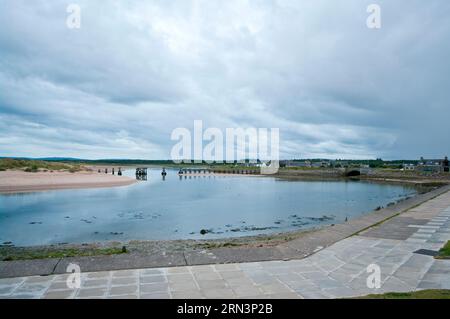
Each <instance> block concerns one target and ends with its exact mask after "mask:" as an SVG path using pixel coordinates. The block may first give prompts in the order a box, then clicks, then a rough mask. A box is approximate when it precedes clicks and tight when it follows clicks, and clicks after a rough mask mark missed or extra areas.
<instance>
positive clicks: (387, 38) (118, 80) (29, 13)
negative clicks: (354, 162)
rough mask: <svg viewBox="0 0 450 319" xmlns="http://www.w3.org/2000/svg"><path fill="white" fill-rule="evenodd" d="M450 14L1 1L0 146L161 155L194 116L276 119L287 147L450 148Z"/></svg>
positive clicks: (341, 4)
mask: <svg viewBox="0 0 450 319" xmlns="http://www.w3.org/2000/svg"><path fill="white" fill-rule="evenodd" d="M70 3H78V4H79V5H80V7H81V28H80V29H69V28H67V26H66V18H67V16H68V14H67V13H66V8H67V5H68V4H70ZM370 3H377V4H379V5H380V6H381V10H382V11H381V14H382V15H381V18H382V20H381V22H382V26H381V29H369V28H367V26H366V19H367V17H368V16H369V14H368V13H367V12H366V9H367V6H368V5H369V4H370ZM449 14H450V1H448V0H436V1H433V0H427V1H423V0H409V1H406V0H402V1H400V0H389V1H376V0H372V1H361V0H346V1H333V0H327V1H321V0H314V1H313V0H295V1H294V0H292V1H290V0H276V1H275V0H273V1H271V0H258V1H243V0H242V1H233V0H220V1H219V0H198V1H190V0H179V1H176V0H175V1H174V0H170V1H167V0H161V1H154V0H149V1H92V0H91V1H88V0H86V1H77V0H71V1H43V0H34V1H25V0H1V1H0V21H1V25H0V123H1V125H0V156H28V157H46V156H61V157H81V158H91V159H95V158H142V159H163V158H169V156H170V150H171V148H172V146H173V145H174V142H173V141H171V140H170V135H171V132H172V130H173V129H175V128H177V127H186V128H189V129H191V128H192V127H193V121H194V120H203V123H204V126H205V127H217V128H220V129H225V128H227V127H229V128H235V127H242V128H246V127H257V128H259V127H263V128H272V127H273V128H279V129H280V152H281V157H282V158H300V157H301V158H307V157H323V158H331V159H333V158H376V157H382V158H386V159H401V158H418V157H420V156H425V157H433V158H436V157H443V156H444V155H450V126H449V121H450V62H449V57H450V19H449Z"/></svg>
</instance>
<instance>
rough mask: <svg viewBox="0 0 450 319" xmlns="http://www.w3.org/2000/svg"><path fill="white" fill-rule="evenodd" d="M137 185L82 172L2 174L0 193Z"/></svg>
mask: <svg viewBox="0 0 450 319" xmlns="http://www.w3.org/2000/svg"><path fill="white" fill-rule="evenodd" d="M133 183H136V180H135V179H133V178H130V177H127V176H118V175H112V174H111V173H110V174H105V173H97V172H96V171H95V172H90V171H80V172H75V173H70V172H66V171H54V172H37V173H28V172H23V171H4V172H0V193H26V192H37V191H46V190H58V189H76V188H102V187H117V186H126V185H131V184H133Z"/></svg>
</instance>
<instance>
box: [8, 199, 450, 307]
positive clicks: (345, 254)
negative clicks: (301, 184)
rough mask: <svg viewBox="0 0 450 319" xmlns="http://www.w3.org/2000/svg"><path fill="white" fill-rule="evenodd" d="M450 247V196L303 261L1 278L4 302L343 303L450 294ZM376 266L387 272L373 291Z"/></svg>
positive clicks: (433, 201)
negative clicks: (444, 251)
mask: <svg viewBox="0 0 450 319" xmlns="http://www.w3.org/2000/svg"><path fill="white" fill-rule="evenodd" d="M448 240H450V192H447V193H444V194H443V195H440V196H438V197H436V198H434V199H431V200H429V201H427V202H425V203H423V204H421V205H420V206H418V207H415V208H413V209H410V210H409V211H407V212H405V213H403V214H401V215H399V216H396V217H394V218H392V219H391V220H389V221H386V222H385V223H383V224H381V225H379V226H376V227H373V228H371V229H368V230H366V231H364V232H362V233H360V234H359V235H357V236H352V237H349V238H346V239H344V240H341V241H339V242H337V243H335V244H333V245H332V246H330V247H327V248H325V249H322V250H320V251H319V252H317V253H315V254H313V255H311V256H309V257H307V258H304V259H301V260H289V261H265V262H252V263H239V264H217V265H203V266H183V267H172V268H153V269H136V270H119V271H103V272H91V273H82V274H81V286H80V288H78V289H68V287H67V284H66V279H67V277H68V276H69V275H68V274H63V275H51V276H31V277H20V278H6V279H0V298H147V299H155V298H176V299H190V298H343V297H353V296H361V295H367V294H373V293H384V292H405V291H414V290H418V289H430V288H433V289H450V260H437V259H435V258H434V257H433V256H431V255H433V253H435V252H436V251H438V250H439V249H440V248H441V247H442V246H443V245H444V243H445V242H446V241H448ZM369 265H377V266H378V267H380V270H381V286H380V288H369V287H368V285H367V278H368V276H369V275H371V273H368V272H367V269H368V266H369Z"/></svg>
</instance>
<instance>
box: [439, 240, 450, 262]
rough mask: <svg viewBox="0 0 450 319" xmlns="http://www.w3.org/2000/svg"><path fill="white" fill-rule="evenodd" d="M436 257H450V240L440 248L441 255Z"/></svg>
mask: <svg viewBox="0 0 450 319" xmlns="http://www.w3.org/2000/svg"><path fill="white" fill-rule="evenodd" d="M436 259H450V241H448V242H447V243H446V244H445V246H444V247H442V248H441V250H439V255H437V256H436Z"/></svg>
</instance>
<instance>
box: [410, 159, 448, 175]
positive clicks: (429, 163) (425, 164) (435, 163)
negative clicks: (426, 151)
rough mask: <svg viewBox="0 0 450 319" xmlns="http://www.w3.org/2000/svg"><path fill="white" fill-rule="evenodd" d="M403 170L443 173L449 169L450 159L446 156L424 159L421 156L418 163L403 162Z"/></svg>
mask: <svg viewBox="0 0 450 319" xmlns="http://www.w3.org/2000/svg"><path fill="white" fill-rule="evenodd" d="M403 170H415V171H420V172H424V173H441V172H448V171H449V160H448V157H447V156H446V157H445V158H444V159H443V160H442V159H428V160H427V159H424V158H423V157H421V158H420V161H419V162H418V163H417V165H414V164H403Z"/></svg>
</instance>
